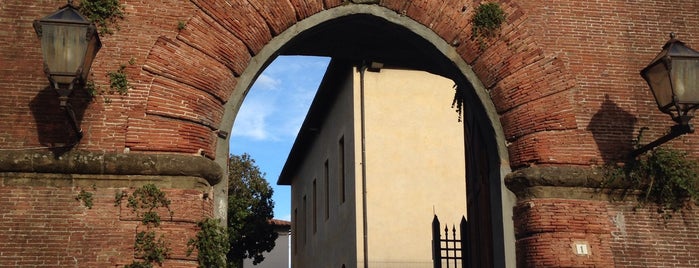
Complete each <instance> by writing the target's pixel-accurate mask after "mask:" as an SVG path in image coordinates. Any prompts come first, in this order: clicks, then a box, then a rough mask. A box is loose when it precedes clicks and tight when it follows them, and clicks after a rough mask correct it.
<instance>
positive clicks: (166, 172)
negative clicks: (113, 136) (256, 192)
mask: <svg viewBox="0 0 699 268" xmlns="http://www.w3.org/2000/svg"><path fill="white" fill-rule="evenodd" d="M0 172H20V173H22V172H28V173H52V174H94V175H151V176H190V177H200V178H204V179H206V181H207V182H208V183H209V184H210V185H214V184H217V183H218V182H220V181H221V179H222V177H223V169H222V168H221V166H219V165H218V164H217V163H216V162H214V161H212V160H210V159H207V158H204V157H201V156H188V155H176V154H133V153H129V154H123V153H105V152H90V151H70V152H67V153H65V154H63V155H60V156H55V155H54V154H53V153H51V152H48V151H13V152H7V153H3V154H0Z"/></svg>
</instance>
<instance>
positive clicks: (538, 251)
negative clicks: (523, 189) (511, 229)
mask: <svg viewBox="0 0 699 268" xmlns="http://www.w3.org/2000/svg"><path fill="white" fill-rule="evenodd" d="M606 204H607V202H600V201H582V200H566V199H533V200H528V201H526V202H520V203H519V204H517V206H516V207H515V209H514V218H515V236H516V237H517V266H518V267H613V266H614V259H613V257H612V256H613V253H612V251H611V248H610V242H611V241H610V240H611V234H610V231H611V229H612V226H611V222H610V220H609V218H608V217H607V215H608V211H607V210H608V208H607V206H606ZM576 244H585V245H587V247H588V250H589V253H590V254H588V255H579V254H577V251H576V249H575V245H576Z"/></svg>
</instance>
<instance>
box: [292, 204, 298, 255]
mask: <svg viewBox="0 0 699 268" xmlns="http://www.w3.org/2000/svg"><path fill="white" fill-rule="evenodd" d="M293 227H294V229H295V230H294V232H293V233H291V234H292V235H293V237H292V238H291V240H293V241H294V244H293V246H294V254H296V253H298V251H299V245H298V240H299V234H298V229H299V209H298V208H295V209H294V226H293Z"/></svg>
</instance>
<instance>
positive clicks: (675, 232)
mask: <svg viewBox="0 0 699 268" xmlns="http://www.w3.org/2000/svg"><path fill="white" fill-rule="evenodd" d="M608 207H609V212H610V213H609V219H610V221H611V223H612V226H613V229H612V233H611V234H612V239H611V241H610V245H611V248H612V251H613V252H614V263H615V265H616V267H697V266H699V210H698V208H697V206H696V205H692V206H690V207H689V208H687V209H683V210H682V211H677V212H674V213H670V214H667V215H668V216H669V217H668V216H664V214H661V213H658V207H657V206H655V205H646V206H641V207H639V205H638V203H636V202H612V203H611V205H610V206H608Z"/></svg>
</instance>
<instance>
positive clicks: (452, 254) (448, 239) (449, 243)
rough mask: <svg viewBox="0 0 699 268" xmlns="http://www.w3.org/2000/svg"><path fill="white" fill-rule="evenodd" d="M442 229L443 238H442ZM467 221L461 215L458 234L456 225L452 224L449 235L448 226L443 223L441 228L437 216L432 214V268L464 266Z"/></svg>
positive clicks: (458, 267)
mask: <svg viewBox="0 0 699 268" xmlns="http://www.w3.org/2000/svg"><path fill="white" fill-rule="evenodd" d="M442 230H443V231H444V238H442V235H441V233H442ZM467 230H468V222H467V221H466V218H465V217H461V222H460V223H459V233H458V234H459V235H458V236H457V233H456V226H455V225H452V228H451V236H450V235H449V232H450V230H449V226H448V225H446V224H445V225H444V229H441V224H440V223H439V218H437V215H434V219H433V220H432V260H433V263H434V268H442V267H446V268H464V267H469V265H468V261H467V260H468V256H467V255H468V252H469V250H468V243H467V242H466V241H468V240H467V237H466V234H467Z"/></svg>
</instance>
